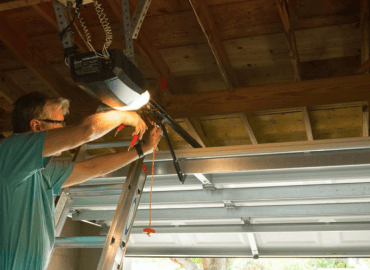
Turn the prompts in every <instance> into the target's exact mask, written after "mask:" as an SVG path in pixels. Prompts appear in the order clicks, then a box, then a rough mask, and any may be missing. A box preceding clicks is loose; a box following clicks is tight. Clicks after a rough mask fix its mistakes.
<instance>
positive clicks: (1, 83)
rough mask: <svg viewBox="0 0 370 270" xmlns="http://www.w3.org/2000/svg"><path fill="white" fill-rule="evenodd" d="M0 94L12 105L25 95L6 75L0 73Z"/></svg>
mask: <svg viewBox="0 0 370 270" xmlns="http://www.w3.org/2000/svg"><path fill="white" fill-rule="evenodd" d="M0 94H1V95H2V96H3V97H4V98H5V99H6V100H7V101H8V102H9V103H10V104H13V103H14V102H15V101H16V100H17V99H18V98H20V97H21V96H22V95H24V94H26V92H25V91H23V89H22V88H20V87H19V86H18V85H17V84H16V83H15V82H14V81H13V80H12V79H11V78H10V77H9V76H8V75H7V74H5V73H4V72H0Z"/></svg>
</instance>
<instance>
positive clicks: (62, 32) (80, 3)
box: [58, 0, 82, 41]
mask: <svg viewBox="0 0 370 270" xmlns="http://www.w3.org/2000/svg"><path fill="white" fill-rule="evenodd" d="M75 1H76V9H77V8H78V9H79V8H80V7H81V6H82V0H75ZM76 18H77V16H76V15H75V16H74V17H73V20H72V21H71V22H70V23H69V24H68V25H67V26H66V28H64V29H63V30H62V31H61V32H60V33H59V35H58V37H59V40H60V41H62V40H63V38H64V35H65V34H66V33H67V31H68V30H69V29H70V28H71V26H72V25H73V24H74V23H75V21H76Z"/></svg>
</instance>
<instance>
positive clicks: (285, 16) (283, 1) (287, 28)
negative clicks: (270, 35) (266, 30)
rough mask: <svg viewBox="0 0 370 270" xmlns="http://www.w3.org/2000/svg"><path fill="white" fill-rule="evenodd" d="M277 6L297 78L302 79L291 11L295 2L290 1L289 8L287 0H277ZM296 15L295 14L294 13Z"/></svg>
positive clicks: (297, 79)
mask: <svg viewBox="0 0 370 270" xmlns="http://www.w3.org/2000/svg"><path fill="white" fill-rule="evenodd" d="M277 6H278V9H279V13H280V17H281V21H282V23H283V26H284V32H285V36H286V40H287V44H288V50H289V58H290V61H291V62H292V65H293V68H294V74H295V80H296V81H301V80H302V78H301V69H300V64H299V55H298V49H297V42H296V38H295V34H294V28H293V23H292V21H291V16H290V15H291V14H290V13H291V12H294V8H293V7H292V6H293V4H291V3H290V6H291V8H290V9H289V6H288V3H287V0H277ZM293 17H295V15H293Z"/></svg>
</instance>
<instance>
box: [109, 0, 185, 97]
mask: <svg viewBox="0 0 370 270" xmlns="http://www.w3.org/2000/svg"><path fill="white" fill-rule="evenodd" d="M107 2H108V4H109V6H110V7H111V9H112V10H113V12H114V14H115V15H116V18H117V20H118V21H119V22H120V23H121V24H123V18H122V11H121V4H120V1H118V0H107ZM134 44H135V46H136V48H137V49H138V50H139V53H140V55H141V56H142V57H144V59H145V60H146V61H147V62H148V64H149V65H150V66H151V67H152V69H153V70H154V72H155V73H156V75H157V76H158V77H164V78H165V79H166V81H167V88H168V90H169V91H170V92H171V93H172V94H181V93H182V90H181V88H180V86H179V84H178V83H177V81H176V79H175V77H174V75H173V74H172V72H171V71H170V69H169V68H168V66H167V64H166V62H165V61H164V59H163V57H162V55H161V54H160V52H159V51H158V50H157V49H156V48H155V47H154V46H153V42H152V41H151V40H150V38H149V35H148V34H146V33H145V28H144V27H141V30H140V33H139V36H138V38H137V39H134ZM159 95H160V94H159ZM159 100H160V98H159Z"/></svg>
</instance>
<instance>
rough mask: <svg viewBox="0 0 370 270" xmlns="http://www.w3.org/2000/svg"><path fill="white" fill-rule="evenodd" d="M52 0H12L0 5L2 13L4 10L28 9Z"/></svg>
mask: <svg viewBox="0 0 370 270" xmlns="http://www.w3.org/2000/svg"><path fill="white" fill-rule="evenodd" d="M47 1H51V0H46V1H45V0H10V1H6V2H3V1H2V2H1V3H0V11H3V10H9V9H14V8H21V7H27V6H30V5H36V4H40V3H43V2H47Z"/></svg>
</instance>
